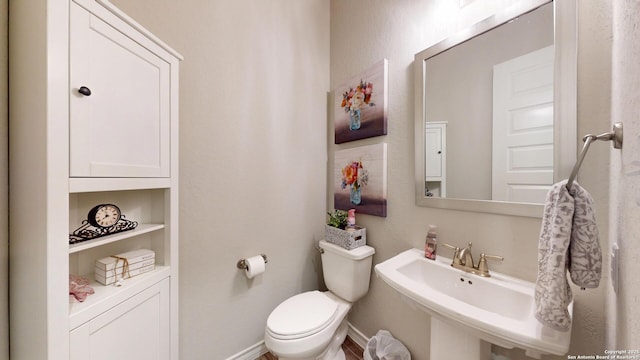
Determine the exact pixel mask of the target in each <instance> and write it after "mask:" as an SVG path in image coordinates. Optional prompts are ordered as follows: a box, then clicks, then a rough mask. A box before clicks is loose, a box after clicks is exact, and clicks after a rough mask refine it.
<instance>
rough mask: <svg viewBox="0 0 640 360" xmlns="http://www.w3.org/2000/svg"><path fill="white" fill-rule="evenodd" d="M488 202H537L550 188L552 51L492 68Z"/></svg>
mask: <svg viewBox="0 0 640 360" xmlns="http://www.w3.org/2000/svg"><path fill="white" fill-rule="evenodd" d="M492 153H493V161H492V200H501V201H512V202H528V203H540V202H542V201H544V199H545V196H546V194H547V192H548V191H549V188H550V187H551V185H552V184H553V46H547V47H545V48H542V49H540V50H536V51H532V52H530V53H528V54H525V55H522V56H519V57H516V58H514V59H511V60H508V61H505V62H503V63H501V64H498V65H495V66H494V67H493V151H492Z"/></svg>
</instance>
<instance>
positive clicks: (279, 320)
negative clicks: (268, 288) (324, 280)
mask: <svg viewBox="0 0 640 360" xmlns="http://www.w3.org/2000/svg"><path fill="white" fill-rule="evenodd" d="M337 313H338V303H337V302H335V301H334V300H332V299H331V298H329V297H328V296H326V295H325V294H324V293H322V292H320V291H309V292H305V293H302V294H298V295H295V296H293V297H290V298H289V299H287V300H285V301H284V302H282V303H281V304H280V305H278V307H276V308H275V309H274V310H273V312H272V313H271V315H269V318H268V319H267V332H268V333H269V334H270V335H271V336H272V337H274V338H277V339H281V340H292V339H299V338H303V337H306V336H310V335H313V334H316V333H318V332H320V331H322V330H323V329H325V328H326V327H327V326H329V324H331V322H332V321H333V320H334V319H335V317H336V314H337Z"/></svg>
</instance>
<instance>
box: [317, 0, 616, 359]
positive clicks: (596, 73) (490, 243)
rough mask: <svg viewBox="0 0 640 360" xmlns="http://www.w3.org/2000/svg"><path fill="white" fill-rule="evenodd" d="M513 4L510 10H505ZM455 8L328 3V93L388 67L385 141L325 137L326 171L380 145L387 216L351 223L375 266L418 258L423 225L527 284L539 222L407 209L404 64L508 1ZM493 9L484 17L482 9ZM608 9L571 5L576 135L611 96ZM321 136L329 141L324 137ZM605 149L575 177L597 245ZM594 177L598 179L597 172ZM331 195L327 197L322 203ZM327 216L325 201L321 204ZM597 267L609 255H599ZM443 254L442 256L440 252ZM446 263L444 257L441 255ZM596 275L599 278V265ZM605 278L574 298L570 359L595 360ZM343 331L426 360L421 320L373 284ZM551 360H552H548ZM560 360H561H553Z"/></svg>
mask: <svg viewBox="0 0 640 360" xmlns="http://www.w3.org/2000/svg"><path fill="white" fill-rule="evenodd" d="M511 2H513V1H511ZM458 3H459V2H457V1H448V0H430V1H409V0H402V1H393V2H389V1H383V0H375V1H371V0H350V1H340V0H334V1H331V86H332V89H333V87H334V86H337V85H338V84H340V83H341V82H342V80H343V79H345V78H348V77H350V76H352V75H353V74H357V73H358V72H360V71H361V70H363V69H365V68H366V67H367V66H369V65H370V64H372V63H375V62H376V61H378V60H379V59H381V58H387V59H388V60H389V106H390V107H389V124H388V128H389V131H388V135H387V136H384V137H377V138H370V139H365V140H360V141H357V142H353V143H346V144H340V145H335V144H333V141H332V139H333V137H332V136H329V137H328V139H329V140H328V143H329V145H328V146H329V162H330V164H331V165H330V168H331V166H332V158H333V152H335V151H336V150H340V149H345V148H351V147H355V146H361V145H367V144H374V143H380V142H386V143H388V216H387V218H379V217H373V216H367V215H360V216H359V217H358V222H359V223H360V224H361V225H363V226H366V227H367V242H368V243H369V244H370V245H372V246H373V247H375V248H376V254H375V257H374V263H379V262H381V261H384V260H386V259H388V258H390V257H392V256H394V255H396V254H397V253H399V252H401V251H403V250H405V249H408V248H411V247H415V248H420V247H422V246H423V244H424V237H425V235H426V232H427V227H428V224H436V225H438V229H439V231H438V234H439V238H440V241H441V242H449V243H454V244H457V245H463V244H465V243H466V242H467V241H473V242H474V248H475V249H476V251H483V252H486V253H489V254H497V255H503V256H504V257H505V261H504V262H503V263H502V264H496V265H493V268H494V269H495V270H496V271H500V272H505V273H508V274H511V275H514V276H517V277H520V278H524V279H527V280H532V281H534V280H535V276H536V271H537V270H536V269H537V252H536V250H537V240H538V235H539V232H540V220H539V219H534V218H524V217H511V216H501V215H490V214H480V213H470V212H458V211H448V210H439V209H430V208H420V207H416V206H415V205H414V204H415V203H414V190H413V189H414V185H413V179H414V174H413V162H414V155H413V154H414V148H413V141H411V140H408V139H413V128H414V127H413V119H414V118H413V109H414V98H413V86H414V80H413V77H412V74H413V68H412V63H413V55H414V54H415V53H417V52H419V51H421V50H423V49H425V48H427V47H428V46H429V45H431V44H434V43H436V42H437V41H439V40H441V39H443V38H445V37H447V36H448V35H450V34H454V33H455V32H456V31H458V30H459V29H461V28H464V27H465V26H466V25H470V24H473V23H475V22H477V21H479V20H481V19H483V18H484V17H486V16H488V15H490V14H492V13H494V12H495V11H496V10H498V9H500V8H503V7H506V6H508V5H509V3H510V2H509V1H495V2H482V1H475V2H471V5H469V6H467V7H465V8H463V9H462V10H461V9H458V8H457V4H458ZM483 6H493V8H483ZM608 6H610V5H608V4H607V2H602V1H597V0H587V1H580V6H579V13H580V16H581V20H580V24H579V32H580V36H581V37H582V38H581V40H580V44H579V45H580V52H579V74H578V75H579V84H578V97H579V104H580V105H579V116H580V120H579V126H578V134H579V136H582V135H583V134H586V133H588V132H593V133H599V132H604V131H607V130H608V129H609V121H608V118H609V109H610V104H609V98H610V96H609V92H610V86H609V83H610V79H609V78H610V69H609V68H610V41H611V39H610V32H611V30H610V9H608V8H607V7H608ZM329 135H331V134H330V133H329ZM609 151H610V150H609V146H608V145H606V144H605V145H601V144H599V145H597V146H596V145H594V146H593V147H592V150H590V152H589V156H588V158H587V160H585V162H584V164H583V167H582V170H581V172H580V182H581V184H582V185H583V186H585V187H586V188H587V189H588V190H589V191H591V192H592V194H593V195H594V197H595V199H596V203H597V209H596V211H597V213H598V224H599V226H600V234H601V236H602V237H603V239H604V240H603V241H601V243H602V244H606V243H607V241H606V235H607V233H608V216H607V215H608V201H609V196H608V186H609V185H608V184H609V181H608V171H607V170H606V169H607V166H608V154H609ZM601 167H602V168H604V169H605V170H604V171H603V170H601ZM329 195H330V194H329ZM328 200H329V204H330V206H331V204H332V202H331V197H329V198H328ZM604 251H605V258H608V251H607V249H606V246H605V249H604ZM440 252H441V253H443V254H446V253H447V249H446V248H444V247H441V248H440ZM449 255H450V254H449ZM604 269H608V265H607V264H605V267H604ZM607 279H608V274H605V275H604V276H603V281H602V285H601V286H600V287H599V288H598V289H597V290H594V291H579V290H577V289H576V291H575V293H576V296H575V301H576V305H575V322H574V328H573V334H572V343H571V349H570V353H573V354H584V353H586V354H589V353H593V354H595V353H600V352H602V349H603V348H604V344H605V316H604V298H605V295H604V294H605V291H606V289H607V288H608V286H609V285H608V280H607ZM350 321H351V322H352V323H353V324H354V325H355V327H356V328H358V329H360V330H362V331H363V332H364V333H365V335H367V336H373V335H374V334H375V333H376V332H377V331H378V329H381V328H384V329H388V330H390V331H391V333H392V334H393V335H394V336H396V337H397V338H399V339H400V340H402V341H403V342H404V343H405V344H406V345H407V347H408V348H409V350H410V351H411V353H412V358H413V359H416V360H425V359H428V353H429V341H428V339H429V318H428V317H427V316H426V315H425V314H423V313H422V312H420V311H418V310H414V309H412V308H411V307H410V306H408V305H407V304H406V303H404V302H403V301H401V299H400V298H399V297H398V295H397V294H396V293H395V291H394V290H391V288H390V287H389V286H387V285H385V284H384V283H383V282H382V280H380V279H378V278H376V277H375V276H372V282H371V288H370V291H369V293H368V295H367V296H366V297H365V298H363V299H362V300H360V301H359V302H358V303H357V304H356V305H355V307H354V310H353V311H352V313H351V314H350ZM494 350H495V351H496V352H499V353H501V354H506V355H508V356H509V357H510V358H511V359H520V358H524V354H523V352H522V351H519V350H511V351H506V350H505V351H502V350H500V349H497V348H496V349H494ZM547 358H553V357H547ZM558 358H562V357H558Z"/></svg>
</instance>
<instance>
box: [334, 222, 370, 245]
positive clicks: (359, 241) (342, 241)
mask: <svg viewBox="0 0 640 360" xmlns="http://www.w3.org/2000/svg"><path fill="white" fill-rule="evenodd" d="M324 229H325V230H324V232H325V236H326V237H327V241H328V242H330V243H332V244H336V245H338V246H341V247H343V248H345V249H347V250H351V249H355V248H357V247H360V246H363V245H367V229H366V228H361V227H357V230H355V231H346V230H342V229H338V228H336V227H333V226H329V225H326V226H325V228H324Z"/></svg>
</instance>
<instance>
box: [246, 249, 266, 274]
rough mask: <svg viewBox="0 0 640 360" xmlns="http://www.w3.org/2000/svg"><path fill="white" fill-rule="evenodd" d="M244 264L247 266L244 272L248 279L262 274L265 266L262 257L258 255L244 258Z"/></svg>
mask: <svg viewBox="0 0 640 360" xmlns="http://www.w3.org/2000/svg"><path fill="white" fill-rule="evenodd" d="M245 264H246V265H247V268H246V269H245V271H244V274H245V275H246V276H247V277H248V278H249V279H253V278H254V277H255V276H256V275H260V274H262V273H263V272H264V270H265V268H266V266H265V263H264V258H263V257H262V256H260V255H258V256H253V257H250V258H248V259H246V260H245Z"/></svg>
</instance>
